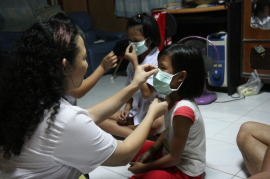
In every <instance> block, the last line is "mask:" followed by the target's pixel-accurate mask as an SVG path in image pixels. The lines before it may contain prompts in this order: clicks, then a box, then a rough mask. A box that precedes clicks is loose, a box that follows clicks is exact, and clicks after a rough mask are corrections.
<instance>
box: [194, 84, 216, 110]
mask: <svg viewBox="0 0 270 179" xmlns="http://www.w3.org/2000/svg"><path fill="white" fill-rule="evenodd" d="M216 99H217V95H216V94H215V93H208V92H207V90H206V83H205V84H204V89H203V93H202V95H201V96H200V97H199V98H195V101H196V103H197V104H198V105H201V104H210V103H212V102H213V101H215V100H216Z"/></svg>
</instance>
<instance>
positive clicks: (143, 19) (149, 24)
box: [126, 13, 161, 48]
mask: <svg viewBox="0 0 270 179" xmlns="http://www.w3.org/2000/svg"><path fill="white" fill-rule="evenodd" d="M129 28H136V30H138V31H140V32H141V33H142V34H143V36H144V38H145V39H146V38H150V39H151V40H152V41H153V42H152V44H151V45H150V47H151V48H155V47H158V46H160V44H161V39H160V33H159V27H158V23H157V21H156V19H155V18H154V17H153V16H152V15H150V14H147V13H142V14H138V15H135V16H133V17H131V18H130V19H129V20H128V22H127V27H126V30H128V29H129Z"/></svg>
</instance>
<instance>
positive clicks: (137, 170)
mask: <svg viewBox="0 0 270 179" xmlns="http://www.w3.org/2000/svg"><path fill="white" fill-rule="evenodd" d="M129 164H130V167H129V168H128V170H129V171H131V172H132V173H134V174H135V175H138V174H141V173H144V172H148V169H147V167H146V164H144V163H141V162H130V163H129Z"/></svg>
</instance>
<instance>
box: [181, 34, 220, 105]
mask: <svg viewBox="0 0 270 179" xmlns="http://www.w3.org/2000/svg"><path fill="white" fill-rule="evenodd" d="M178 43H180V44H185V45H188V46H191V47H193V48H196V49H197V50H199V51H200V52H201V53H202V56H203V60H204V67H205V72H206V78H209V77H210V76H212V75H213V74H214V73H215V71H216V69H217V67H218V65H219V54H218V50H217V48H216V47H215V45H214V44H213V43H212V42H211V41H210V40H208V39H206V38H203V37H200V36H188V37H185V38H183V39H181V40H180V41H179V42H178ZM216 99H217V95H216V94H215V93H208V92H207V90H206V83H205V85H204V91H203V94H202V96H201V97H199V98H195V101H196V103H197V104H209V103H211V102H213V101H215V100H216Z"/></svg>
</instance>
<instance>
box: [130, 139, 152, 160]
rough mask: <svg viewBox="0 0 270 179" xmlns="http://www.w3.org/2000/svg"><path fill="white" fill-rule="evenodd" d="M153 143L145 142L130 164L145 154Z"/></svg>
mask: <svg viewBox="0 0 270 179" xmlns="http://www.w3.org/2000/svg"><path fill="white" fill-rule="evenodd" d="M154 143H155V142H152V141H145V142H144V144H143V146H142V148H141V149H140V151H139V152H138V153H137V154H136V156H135V157H134V158H133V159H132V162H135V161H136V160H137V158H138V157H139V156H140V155H142V154H143V153H144V152H146V151H147V150H148V149H149V148H150V147H151V146H152V145H153V144H154Z"/></svg>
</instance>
